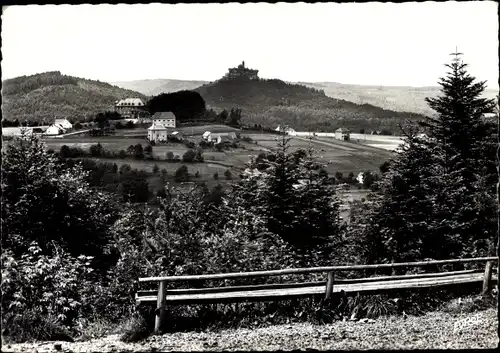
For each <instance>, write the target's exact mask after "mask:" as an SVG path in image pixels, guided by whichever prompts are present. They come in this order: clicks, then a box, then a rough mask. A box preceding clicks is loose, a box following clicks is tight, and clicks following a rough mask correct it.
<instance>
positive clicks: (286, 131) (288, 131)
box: [274, 125, 297, 136]
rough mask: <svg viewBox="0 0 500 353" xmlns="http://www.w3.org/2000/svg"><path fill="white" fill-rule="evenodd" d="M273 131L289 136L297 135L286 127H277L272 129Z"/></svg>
mask: <svg viewBox="0 0 500 353" xmlns="http://www.w3.org/2000/svg"><path fill="white" fill-rule="evenodd" d="M274 131H278V132H283V133H285V134H286V135H291V136H295V135H297V132H296V131H295V130H294V129H292V128H291V127H288V126H284V127H281V125H278V127H277V128H276V129H274Z"/></svg>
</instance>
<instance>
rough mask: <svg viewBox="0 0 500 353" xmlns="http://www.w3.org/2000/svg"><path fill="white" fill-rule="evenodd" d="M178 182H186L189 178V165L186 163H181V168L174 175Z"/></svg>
mask: <svg viewBox="0 0 500 353" xmlns="http://www.w3.org/2000/svg"><path fill="white" fill-rule="evenodd" d="M174 178H175V181H176V182H178V183H179V182H185V181H188V180H189V174H188V167H187V166H185V165H181V166H180V167H179V169H177V170H176V171H175V175H174Z"/></svg>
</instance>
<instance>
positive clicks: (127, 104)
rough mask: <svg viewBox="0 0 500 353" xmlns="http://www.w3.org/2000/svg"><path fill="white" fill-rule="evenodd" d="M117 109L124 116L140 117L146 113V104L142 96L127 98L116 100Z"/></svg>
mask: <svg viewBox="0 0 500 353" xmlns="http://www.w3.org/2000/svg"><path fill="white" fill-rule="evenodd" d="M115 111H116V112H118V113H120V115H121V116H123V117H124V118H131V119H133V118H138V117H140V116H142V115H144V114H146V104H145V103H144V102H143V101H142V99H140V98H125V99H122V100H119V101H116V102H115Z"/></svg>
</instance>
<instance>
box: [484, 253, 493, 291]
mask: <svg viewBox="0 0 500 353" xmlns="http://www.w3.org/2000/svg"><path fill="white" fill-rule="evenodd" d="M492 269H493V261H488V262H486V267H485V269H484V278H483V293H482V294H483V295H484V294H488V293H489V292H490V290H491V274H492Z"/></svg>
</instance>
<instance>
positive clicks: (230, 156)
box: [46, 129, 393, 175]
mask: <svg viewBox="0 0 500 353" xmlns="http://www.w3.org/2000/svg"><path fill="white" fill-rule="evenodd" d="M201 130H203V129H200V131H201ZM244 136H248V137H250V138H251V139H252V140H253V143H247V142H241V143H240V144H241V145H242V146H244V148H238V149H231V150H225V151H223V152H217V151H215V150H206V151H205V152H204V157H205V161H207V162H210V161H214V162H221V163H224V164H226V165H228V166H234V167H236V168H244V167H245V164H246V163H247V162H248V161H249V160H250V157H251V156H252V155H253V156H256V155H258V154H259V153H261V152H264V151H271V150H273V149H275V148H276V137H277V136H276V135H273V134H266V133H260V134H254V133H250V134H244ZM198 140H199V137H197V138H196V141H198ZM255 142H256V144H255ZM46 143H47V146H48V147H49V148H52V149H54V150H56V151H57V150H59V149H60V148H61V146H62V145H68V146H70V147H80V148H84V149H88V148H90V146H91V145H92V144H96V143H100V144H101V145H102V146H103V147H104V148H105V149H106V150H115V151H119V150H122V149H123V150H126V149H127V147H129V146H130V145H135V144H138V143H140V144H142V145H145V144H146V143H147V141H146V139H145V138H144V139H141V138H119V137H72V138H67V139H46ZM310 143H312V144H313V147H314V149H315V150H316V152H317V157H318V159H319V160H320V161H321V162H322V163H324V164H325V165H326V170H327V171H328V173H329V174H330V175H333V174H334V173H335V172H342V173H344V174H348V173H350V172H353V173H354V174H357V173H359V172H363V171H367V170H369V171H373V172H378V168H379V166H380V165H381V164H382V163H383V162H385V161H387V160H388V159H389V158H391V157H392V156H393V153H392V152H389V151H384V150H382V149H379V148H374V147H373V146H366V145H363V144H361V143H356V142H346V141H339V140H335V139H329V138H315V139H313V140H312V141H309V140H308V139H306V138H300V137H295V138H292V139H291V141H290V151H291V152H293V151H296V150H298V149H300V148H303V149H307V148H308V146H309V144H310ZM186 151H187V147H186V146H184V145H183V144H180V143H169V144H165V145H163V144H162V145H156V146H154V147H153V154H154V155H155V156H158V157H160V158H165V157H166V154H167V153H168V152H172V153H174V155H177V156H179V157H182V155H183V154H184V153H185V152H186Z"/></svg>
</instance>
